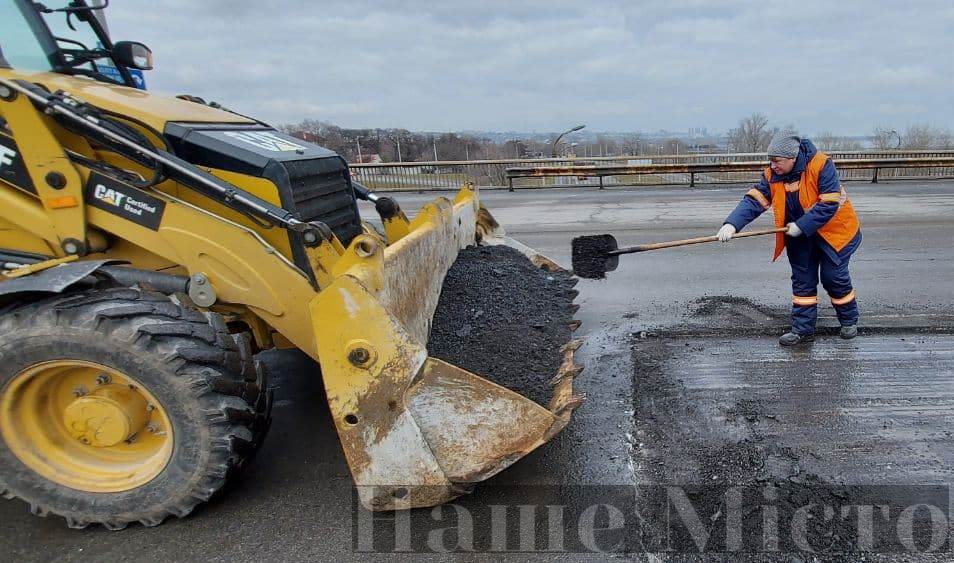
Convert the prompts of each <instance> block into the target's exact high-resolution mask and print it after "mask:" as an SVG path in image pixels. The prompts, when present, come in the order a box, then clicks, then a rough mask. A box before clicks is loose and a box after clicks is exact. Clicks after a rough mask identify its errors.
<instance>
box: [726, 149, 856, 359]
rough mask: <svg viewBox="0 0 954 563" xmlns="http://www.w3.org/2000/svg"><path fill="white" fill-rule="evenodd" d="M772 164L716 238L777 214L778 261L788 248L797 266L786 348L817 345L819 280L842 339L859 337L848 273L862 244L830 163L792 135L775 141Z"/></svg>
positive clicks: (790, 259) (781, 341) (728, 236)
mask: <svg viewBox="0 0 954 563" xmlns="http://www.w3.org/2000/svg"><path fill="white" fill-rule="evenodd" d="M766 152H767V153H768V157H769V166H768V168H766V169H765V171H764V173H763V174H762V178H761V180H760V181H759V183H758V185H756V186H754V187H753V188H752V189H751V190H749V191H748V192H747V193H746V194H745V196H744V197H743V198H742V201H741V202H739V205H738V206H736V208H735V210H734V211H732V213H731V214H729V216H728V218H726V220H725V222H724V223H723V225H722V227H721V228H720V229H719V232H718V234H717V236H718V237H719V240H720V241H722V242H729V241H730V240H731V239H732V236H733V235H735V234H736V233H737V232H739V231H741V230H742V228H743V227H745V226H746V225H748V224H749V223H751V222H752V221H753V220H754V219H755V218H756V217H758V216H759V215H761V214H762V213H763V212H764V211H766V210H768V209H772V210H773V212H774V214H775V225H776V226H777V227H779V228H782V227H785V228H786V230H785V231H784V232H783V233H777V234H776V235H775V237H776V243H775V256H774V258H773V260H778V257H779V256H780V255H781V254H782V250H783V249H785V250H787V253H788V262H789V264H791V266H792V328H791V331H789V332H787V333H785V334H783V335H782V336H781V338H779V344H781V345H782V346H796V345H799V344H803V343H807V342H812V341H814V339H815V323H816V320H817V318H818V281H819V278H820V279H821V283H822V286H823V287H824V288H825V291H826V292H828V296H829V297H830V298H831V303H832V305H834V307H835V312H836V313H837V315H838V322H839V323H840V324H841V332H840V335H841V337H842V338H845V339H851V338H854V337H855V336H857V334H858V327H857V325H858V316H859V313H858V301H857V299H856V297H855V289H854V287H853V286H852V283H851V276H850V275H849V273H848V262H849V260H850V259H851V255H852V254H854V252H855V251H856V250H858V246H859V245H860V244H861V225H860V223H859V222H858V217H857V215H856V214H855V210H854V207H852V205H851V202H850V201H849V200H848V194H847V193H846V192H845V189H844V188H843V187H842V186H841V183H840V182H839V180H838V171H837V170H835V164H834V162H832V160H831V158H830V157H829V156H828V155H826V154H825V153H823V152H820V151H818V150H817V149H816V148H815V145H814V144H813V143H812V142H811V140H809V139H803V138H800V137H799V136H798V135H797V134H795V133H794V132H793V131H782V132H780V133H778V134H777V135H775V137H774V138H772V141H771V143H769V146H768V150H767V151H766Z"/></svg>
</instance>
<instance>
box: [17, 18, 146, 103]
mask: <svg viewBox="0 0 954 563" xmlns="http://www.w3.org/2000/svg"><path fill="white" fill-rule="evenodd" d="M103 7H105V6H95V5H94V6H90V5H88V4H87V3H86V1H85V0H71V1H65V0H52V1H47V2H43V3H40V2H34V1H32V0H12V2H9V1H8V2H2V3H0V68H15V69H21V70H35V71H41V72H56V73H60V74H67V75H71V76H85V77H88V78H91V79H93V80H98V81H100V82H106V83H110V84H118V85H122V86H129V87H133V88H134V87H136V83H135V81H134V78H133V76H132V74H131V73H130V71H129V68H138V69H142V70H149V69H150V68H152V59H151V52H150V51H149V49H148V48H147V47H146V46H145V45H142V44H141V43H136V42H131V41H120V42H117V43H113V42H112V41H111V40H110V38H109V34H108V33H107V31H106V28H105V26H104V23H103V22H104V19H102V14H101V10H102V8H103Z"/></svg>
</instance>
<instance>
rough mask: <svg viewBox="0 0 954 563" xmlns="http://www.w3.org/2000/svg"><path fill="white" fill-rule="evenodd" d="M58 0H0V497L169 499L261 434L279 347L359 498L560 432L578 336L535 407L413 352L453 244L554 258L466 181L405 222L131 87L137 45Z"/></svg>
mask: <svg viewBox="0 0 954 563" xmlns="http://www.w3.org/2000/svg"><path fill="white" fill-rule="evenodd" d="M53 4H55V3H52V4H51V3H49V2H48V3H47V4H46V5H41V4H38V3H35V2H30V1H27V0H14V1H13V2H5V3H4V5H3V7H0V22H2V23H0V266H2V268H0V271H2V275H0V493H2V494H3V495H4V496H6V497H8V498H20V499H22V500H24V501H26V502H27V503H29V505H30V506H31V508H32V510H33V512H34V513H36V514H39V515H45V514H46V513H54V514H58V515H60V516H63V517H65V518H66V519H67V522H68V524H69V525H70V526H72V527H84V526H87V525H89V524H94V523H99V524H103V525H105V526H106V527H109V528H122V527H124V526H126V525H127V524H129V523H131V522H141V523H143V524H145V525H156V524H159V523H160V522H162V521H163V520H164V519H165V518H167V517H168V516H170V515H174V516H180V517H181V516H185V515H187V514H188V513H189V512H191V511H192V509H193V508H194V507H195V506H196V505H197V504H198V503H200V502H203V501H205V500H208V499H209V498H210V496H211V495H213V494H214V493H216V491H218V490H219V489H221V488H222V487H223V485H224V484H225V483H226V481H227V479H228V478H229V477H231V476H232V475H234V474H236V472H237V471H238V470H240V469H241V468H242V467H243V466H244V465H245V464H246V463H247V462H248V461H249V460H250V459H251V457H252V456H253V454H254V453H255V451H256V450H257V448H258V447H259V445H260V444H261V442H262V440H263V438H264V437H265V434H266V432H267V429H268V426H269V421H270V411H271V402H272V399H271V390H270V389H269V386H268V381H267V377H266V374H265V371H264V369H263V367H262V365H261V364H260V362H258V361H257V360H256V358H255V353H256V352H258V351H261V350H267V349H272V348H276V347H277V348H298V349H300V350H302V351H304V352H305V353H306V354H308V355H309V356H310V357H311V358H313V359H314V360H315V361H316V362H317V363H318V364H319V365H320V373H318V371H317V370H316V372H315V373H303V374H300V376H301V377H322V380H323V382H324V386H325V389H326V392H327V399H328V402H329V405H330V410H331V413H332V416H333V419H334V423H335V426H336V429H337V432H338V434H339V436H340V440H341V444H342V448H343V450H344V454H345V456H346V458H347V461H348V464H349V466H350V468H351V472H352V474H353V477H354V482H355V484H356V486H357V489H358V492H359V495H360V499H361V502H362V503H363V504H364V505H365V506H366V507H367V508H369V509H373V510H379V509H381V510H384V509H396V508H409V507H419V506H429V505H434V504H438V503H441V502H444V501H447V500H448V499H451V498H454V497H455V496H458V495H460V494H462V493H464V492H467V491H468V490H469V489H470V487H471V486H472V484H473V483H476V482H478V481H481V480H484V479H487V478H488V477H490V476H492V475H494V474H495V473H497V472H499V471H501V470H502V469H504V468H506V467H507V466H509V465H510V464H512V463H514V462H515V461H516V460H517V459H519V458H520V457H522V456H524V455H525V454H527V453H528V452H530V451H531V450H533V449H534V448H536V447H538V446H539V445H541V444H543V443H544V442H546V441H547V440H549V439H550V438H551V437H552V436H553V435H554V434H556V433H557V432H559V431H560V430H561V429H562V428H563V427H564V426H565V425H566V423H567V422H568V420H569V417H570V414H571V412H572V410H573V409H574V408H575V407H576V406H577V405H578V404H579V398H578V397H576V396H574V394H573V390H572V380H573V377H574V376H575V375H577V374H578V373H579V371H580V369H579V368H578V367H577V366H575V365H574V363H573V350H574V349H575V347H576V343H575V342H567V343H566V345H565V346H564V347H563V348H562V350H559V351H555V352H554V353H559V354H562V356H563V360H562V365H561V367H560V369H559V370H558V372H556V373H553V374H552V376H553V379H552V382H551V383H552V385H553V386H554V389H553V394H552V399H551V400H550V401H549V404H547V405H540V404H537V403H535V402H533V401H531V400H529V399H527V398H525V397H523V396H521V395H519V394H517V393H515V392H513V391H511V390H508V389H505V388H504V387H501V386H499V385H497V384H495V383H492V382H491V381H489V380H488V379H485V378H483V377H481V376H480V375H478V374H474V373H470V372H468V371H465V370H464V369H461V368H459V367H456V366H454V365H451V364H449V363H445V362H443V361H441V360H438V359H436V358H433V357H430V356H429V355H428V351H427V349H426V344H427V342H428V335H429V331H430V326H431V321H432V317H433V315H434V311H435V308H436V307H437V304H438V299H439V297H440V292H441V286H442V282H443V280H444V277H445V275H446V273H447V271H448V269H449V268H450V267H451V266H452V264H454V262H455V259H457V256H458V252H459V251H460V250H461V249H463V248H465V247H467V246H469V245H474V244H483V245H503V244H506V245H510V246H513V247H515V248H518V249H520V250H521V252H523V253H525V254H526V255H527V256H528V257H529V258H530V259H532V260H533V261H534V263H535V264H538V265H540V266H541V267H547V268H557V266H556V265H555V264H553V263H552V262H550V261H548V260H547V259H546V258H544V257H542V256H540V255H538V254H536V253H535V252H534V251H532V250H531V249H528V248H526V247H524V246H522V245H520V244H519V243H516V242H514V241H512V240H511V239H509V238H507V237H506V235H505V233H504V232H503V230H502V229H501V228H500V227H499V226H498V225H497V224H496V222H495V221H494V220H493V218H492V217H491V215H490V214H489V213H488V212H487V210H486V209H484V208H483V207H482V206H481V204H480V202H479V199H478V193H477V190H476V189H475V188H474V187H472V186H465V187H463V188H462V189H461V190H460V191H459V192H458V193H457V195H456V197H455V198H454V199H453V200H449V199H446V198H438V199H436V200H434V201H433V202H432V203H430V204H428V205H426V206H425V207H423V208H422V209H421V210H420V211H419V212H418V213H417V214H416V215H415V216H414V217H413V219H411V220H409V219H408V218H407V216H406V215H405V214H404V213H403V212H402V211H401V209H400V207H399V206H398V205H397V203H396V202H395V201H394V200H392V199H390V198H387V197H380V196H378V195H376V194H374V193H371V192H370V191H368V190H367V189H365V188H363V187H362V186H360V185H358V184H357V183H356V182H354V181H353V180H352V179H351V177H350V174H349V171H348V167H347V165H346V164H345V162H344V161H343V159H341V158H340V157H339V156H338V155H336V154H334V153H333V152H331V151H328V150H325V149H323V148H321V147H318V146H315V145H312V144H309V143H306V142H303V141H301V140H299V139H297V138H293V137H290V136H287V135H284V134H282V133H281V132H279V131H277V130H275V129H273V128H271V127H268V126H267V125H265V124H263V123H261V122H259V121H256V120H254V119H251V118H248V117H244V116H241V115H237V114H235V113H232V112H228V111H225V110H223V109H220V108H217V107H210V106H209V105H206V104H203V103H201V100H198V99H196V98H186V99H176V98H165V97H160V96H155V95H152V94H149V93H147V92H145V91H143V90H140V89H137V88H136V87H135V86H136V82H135V78H136V77H135V76H134V74H133V73H132V72H131V71H130V69H136V68H138V69H148V68H150V67H151V53H150V52H149V50H148V49H147V48H145V46H143V45H141V44H138V43H132V42H117V43H113V42H111V41H110V39H109V37H108V35H107V34H106V32H105V29H104V27H103V25H102V22H101V19H100V17H101V14H99V13H98V12H97V10H98V8H95V7H89V6H87V5H86V4H85V2H83V1H82V0H78V1H73V2H70V3H68V4H67V3H61V4H62V5H61V6H60V7H56V6H53ZM48 6H51V7H48ZM358 199H364V200H368V201H371V202H372V203H374V204H375V208H376V210H377V212H378V213H379V215H380V219H381V227H382V229H381V230H382V231H383V232H380V233H379V232H378V230H376V229H375V228H373V227H371V226H370V225H368V224H366V223H365V222H363V221H362V220H361V218H360V216H359V211H358V209H359V207H358V204H357V200H358ZM541 291H544V289H541ZM489 322H493V321H492V320H491V321H489ZM296 375H298V374H296ZM483 375H488V374H483ZM263 462H267V461H266V460H263Z"/></svg>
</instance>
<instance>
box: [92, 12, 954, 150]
mask: <svg viewBox="0 0 954 563" xmlns="http://www.w3.org/2000/svg"><path fill="white" fill-rule="evenodd" d="M109 17H110V27H111V29H112V32H113V35H114V37H115V38H117V39H123V38H126V39H133V38H134V39H140V40H143V41H145V42H146V43H148V44H149V45H150V46H152V47H153V49H154V51H155V53H156V60H157V69H156V70H155V71H152V72H150V73H149V74H148V77H147V80H148V82H149V85H150V88H151V89H153V90H158V91H165V92H170V93H184V92H187V93H192V94H196V95H200V96H203V97H207V98H211V99H215V100H217V101H219V102H221V103H223V104H225V105H228V106H230V107H234V108H236V109H237V110H239V111H242V112H246V113H250V114H254V115H256V116H259V117H261V118H263V119H265V120H270V121H273V122H283V121H297V120H300V119H302V118H316V119H321V120H325V121H330V122H334V123H338V124H340V125H343V126H354V127H360V126H377V127H406V128H409V129H423V130H461V129H496V130H509V129H516V130H553V129H558V128H561V127H564V126H566V125H567V124H572V123H576V122H584V123H587V124H588V126H589V127H590V128H591V129H597V130H648V129H656V128H673V129H681V128H687V127H698V126H706V127H709V128H710V129H725V128H728V127H731V126H733V125H734V124H735V122H736V121H737V120H738V118H739V117H741V116H743V115H747V114H749V113H751V112H753V111H762V112H764V113H766V114H768V115H769V117H770V118H771V119H772V120H773V121H774V122H776V123H779V124H782V123H793V124H795V125H796V126H797V127H798V128H799V129H800V130H801V131H803V132H808V133H813V132H817V131H821V130H833V131H836V132H842V133H865V132H868V131H870V130H871V128H872V127H873V126H874V125H876V124H886V125H891V126H895V127H903V126H904V125H906V124H909V123H915V122H928V123H931V124H934V125H938V126H946V127H951V126H954V95H952V92H954V73H952V71H954V68H952V66H954V65H952V63H951V56H950V53H951V52H954V34H952V33H951V32H950V30H951V29H952V28H954V5H952V4H951V3H950V2H949V1H948V0H933V1H931V0H926V1H922V2H912V3H908V4H905V3H900V2H896V1H894V0H891V1H884V0H877V1H874V0H872V1H860V0H847V1H842V2H829V1H817V0H806V1H800V2H795V1H792V0H786V1H781V0H770V1H764V2H745V1H741V0H740V1H723V2H707V1H702V0H658V1H657V0H652V1H646V2H625V1H612V0H594V1H591V2H586V3H582V2H561V1H557V0H553V1H548V2H537V1H530V2H520V3H515V2H512V1H499V0H488V1H483V2H473V1H469V2H458V1H455V0H445V1H443V2H426V1H423V0H408V1H405V2H401V3H393V2H374V1H370V0H352V1H337V0H329V1H322V2H300V1H297V2H296V1H292V0H273V1H257V2H242V1H225V0H212V1H203V2H193V1H188V2H187V1H184V0H174V1H169V2H163V3H162V8H161V9H158V8H156V4H155V3H151V2H146V1H145V0H115V1H114V2H113V3H112V5H111V7H110V14H109Z"/></svg>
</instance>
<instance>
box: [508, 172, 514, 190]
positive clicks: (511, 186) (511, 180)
mask: <svg viewBox="0 0 954 563" xmlns="http://www.w3.org/2000/svg"><path fill="white" fill-rule="evenodd" d="M507 181H508V182H510V189H509V190H507V191H508V192H512V191H513V176H511V177H509V178H507Z"/></svg>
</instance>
